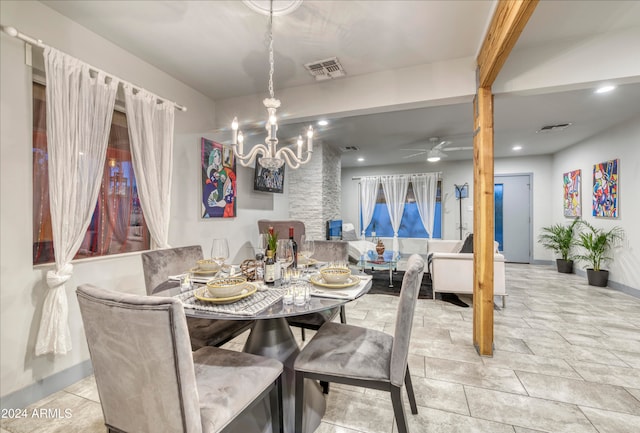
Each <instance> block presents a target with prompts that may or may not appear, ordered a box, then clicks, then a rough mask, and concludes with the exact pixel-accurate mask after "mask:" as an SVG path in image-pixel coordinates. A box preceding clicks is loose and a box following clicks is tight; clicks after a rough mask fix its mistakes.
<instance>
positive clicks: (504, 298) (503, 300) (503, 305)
mask: <svg viewBox="0 0 640 433" xmlns="http://www.w3.org/2000/svg"><path fill="white" fill-rule="evenodd" d="M502 308H507V297H506V296H503V297H502Z"/></svg>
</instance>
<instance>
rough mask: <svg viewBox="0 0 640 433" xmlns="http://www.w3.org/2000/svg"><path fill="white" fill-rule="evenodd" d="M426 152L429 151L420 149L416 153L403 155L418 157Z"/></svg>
mask: <svg viewBox="0 0 640 433" xmlns="http://www.w3.org/2000/svg"><path fill="white" fill-rule="evenodd" d="M407 150H408V149H407ZM414 150H415V149H414ZM425 153H427V151H426V150H422V151H420V152H418V153H414V154H413V155H407V156H403V158H413V157H416V156H420V155H424V154H425Z"/></svg>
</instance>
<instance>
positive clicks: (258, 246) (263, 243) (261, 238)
mask: <svg viewBox="0 0 640 433" xmlns="http://www.w3.org/2000/svg"><path fill="white" fill-rule="evenodd" d="M268 244H269V243H268V242H267V236H266V235H265V234H264V233H259V234H258V237H257V238H256V243H255V251H256V255H257V254H260V255H262V257H264V255H265V252H266V251H267V247H268Z"/></svg>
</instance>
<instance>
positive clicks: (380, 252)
mask: <svg viewBox="0 0 640 433" xmlns="http://www.w3.org/2000/svg"><path fill="white" fill-rule="evenodd" d="M376 252H377V253H378V258H382V255H383V254H384V244H383V243H382V241H381V240H380V239H378V243H377V244H376Z"/></svg>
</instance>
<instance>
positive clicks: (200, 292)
mask: <svg viewBox="0 0 640 433" xmlns="http://www.w3.org/2000/svg"><path fill="white" fill-rule="evenodd" d="M206 290H207V288H206V287H202V288H200V289H196V290H195V291H194V292H193V296H195V298H196V299H198V300H199V301H203V302H211V303H212V304H230V303H232V302H236V301H239V300H240V299H244V298H247V297H249V296H251V295H253V294H254V293H255V292H256V290H258V286H256V285H255V284H251V283H247V286H246V289H245V290H243V293H240V294H239V295H236V296H230V297H228V298H211V297H209V296H207V292H206Z"/></svg>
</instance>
